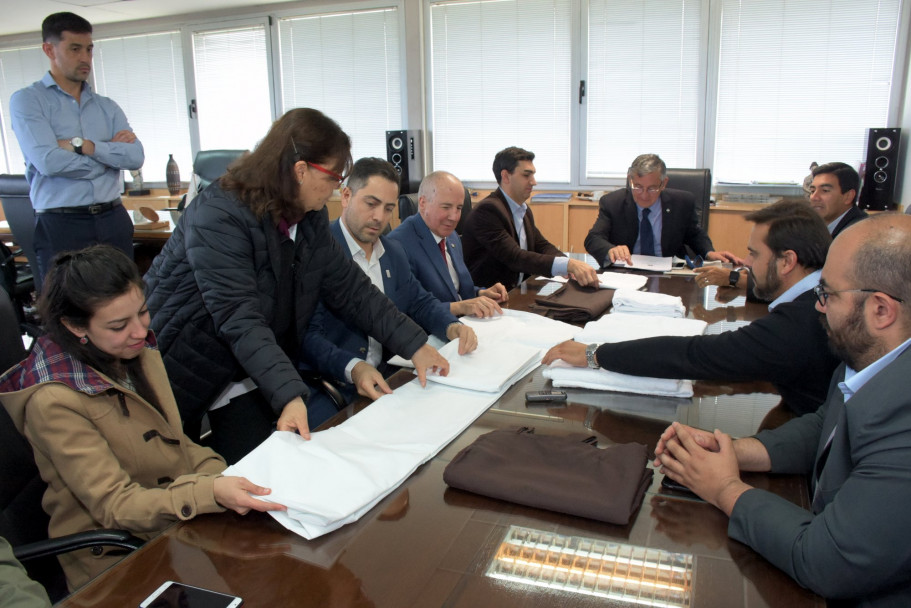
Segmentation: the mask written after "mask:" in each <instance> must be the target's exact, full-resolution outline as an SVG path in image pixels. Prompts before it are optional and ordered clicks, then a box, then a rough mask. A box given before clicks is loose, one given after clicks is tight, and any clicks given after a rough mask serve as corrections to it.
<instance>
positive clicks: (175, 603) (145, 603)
mask: <svg viewBox="0 0 911 608" xmlns="http://www.w3.org/2000/svg"><path fill="white" fill-rule="evenodd" d="M243 603H244V601H243V600H242V599H241V598H239V597H237V596H236V595H228V594H226V593H219V592H217V591H210V590H209V589H202V588H200V587H193V586H191V585H184V584H183V583H175V582H174V581H168V582H166V583H165V584H163V585H162V586H161V587H159V588H158V589H156V590H155V592H154V593H152V595H150V596H149V597H147V598H146V599H144V600H142V603H141V604H139V608H238V606H242V605H243Z"/></svg>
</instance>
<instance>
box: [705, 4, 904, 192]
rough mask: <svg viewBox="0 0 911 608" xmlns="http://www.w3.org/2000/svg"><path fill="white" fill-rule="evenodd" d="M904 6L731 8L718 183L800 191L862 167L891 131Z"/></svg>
mask: <svg viewBox="0 0 911 608" xmlns="http://www.w3.org/2000/svg"><path fill="white" fill-rule="evenodd" d="M900 8H901V2H900V0H870V1H862V2H859V1H857V0H800V1H799V2H795V1H788V0H723V2H722V17H721V49H720V74H719V79H718V111H717V112H718V113H717V123H716V124H717V127H716V140H715V155H714V156H715V160H714V175H715V178H716V179H717V180H719V181H738V182H739V181H750V180H758V181H768V182H780V181H793V182H798V183H799V182H800V180H801V179H802V178H803V176H804V175H806V174H807V170H808V167H809V165H810V163H811V162H812V161H816V162H819V163H820V164H821V163H825V162H830V161H842V162H846V163H849V164H853V165H854V166H855V167H856V166H858V164H859V163H860V161H861V160H862V157H863V154H864V137H865V132H864V131H865V129H866V128H869V127H885V126H894V125H886V120H887V117H888V110H889V95H890V93H891V89H892V67H893V66H892V63H893V56H894V54H895V44H896V37H897V34H898V31H897V30H898V23H899V11H900Z"/></svg>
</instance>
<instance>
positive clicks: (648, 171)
mask: <svg viewBox="0 0 911 608" xmlns="http://www.w3.org/2000/svg"><path fill="white" fill-rule="evenodd" d="M667 183H668V178H667V166H665V164H664V161H663V160H661V158H659V157H658V155H657V154H641V155H639V156H637V157H636V159H635V160H634V161H633V164H632V165H630V168H629V170H628V171H627V187H626V188H623V189H620V190H615V191H614V192H611V193H609V194H605V195H604V196H602V197H601V201H600V202H599V203H598V219H597V220H595V225H594V226H592V229H591V230H589V232H588V236H586V237H585V250H586V251H588V252H589V253H590V254H591V255H592V257H594V258H595V259H596V260H597V261H598V263H599V264H601V265H602V266H610V265H611V264H613V263H614V262H616V261H618V260H620V261H623V262H626V263H627V264H628V263H629V262H630V255H631V254H634V253H635V254H640V255H652V256H659V257H671V256H675V255H676V256H678V257H681V258H682V257H683V256H684V255H686V250H685V248H684V245H688V246H689V247H690V248H691V249H692V250H693V251H694V252H695V253H697V254H698V255H701V256H702V257H703V258H705V259H706V260H718V261H721V262H733V263H734V264H737V265H742V264H743V260H741V259H740V258H738V257H737V256H735V255H734V254H733V253H731V252H729V251H715V248H714V246H713V245H712V241H711V239H709V235H707V234H706V233H705V230H703V229H702V228H701V227H700V226H699V224H698V222H697V221H696V199H695V197H694V196H693V195H692V194H691V193H690V192H686V191H684V190H672V189H670V188H668V187H667Z"/></svg>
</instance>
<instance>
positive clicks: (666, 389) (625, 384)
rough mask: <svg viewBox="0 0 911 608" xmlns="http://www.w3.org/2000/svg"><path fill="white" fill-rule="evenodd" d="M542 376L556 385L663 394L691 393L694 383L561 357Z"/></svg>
mask: <svg viewBox="0 0 911 608" xmlns="http://www.w3.org/2000/svg"><path fill="white" fill-rule="evenodd" d="M544 377H545V378H550V379H551V381H552V382H553V385H554V387H556V388H569V387H574V388H591V389H595V390H601V391H617V392H621V393H638V394H641V395H661V396H664V397H692V396H693V383H692V381H690V380H670V379H667V378H645V377H641V376H628V375H626V374H618V373H616V372H609V371H607V370H606V369H589V368H587V367H569V366H568V365H567V364H566V363H564V362H563V361H557V362H555V363H553V364H552V365H551V366H550V367H549V368H547V369H545V370H544Z"/></svg>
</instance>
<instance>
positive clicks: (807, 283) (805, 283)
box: [769, 270, 822, 311]
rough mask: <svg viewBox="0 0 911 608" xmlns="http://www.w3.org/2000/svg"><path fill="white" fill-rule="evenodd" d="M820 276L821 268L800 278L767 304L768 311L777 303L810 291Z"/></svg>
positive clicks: (792, 299)
mask: <svg viewBox="0 0 911 608" xmlns="http://www.w3.org/2000/svg"><path fill="white" fill-rule="evenodd" d="M821 276H822V270H814V271H813V272H811V273H810V274H808V275H807V276H805V277H804V278H802V279H800V280H799V281H797V282H796V283H794V284H793V285H791V286H790V287H789V288H788V289H786V290H785V292H784V293H783V294H781V295H780V296H778V297H777V298H775V299H774V300H772V303H771V304H769V311H771V310H772V309H773V308H775V307H776V306H778V305H779V304H784V303H786V302H793V301H794V298H796V297H797V296H799V295H800V294H802V293H803V292H805V291H810V290H811V289H813V288H814V287H816V286H817V285H819V277H821Z"/></svg>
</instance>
